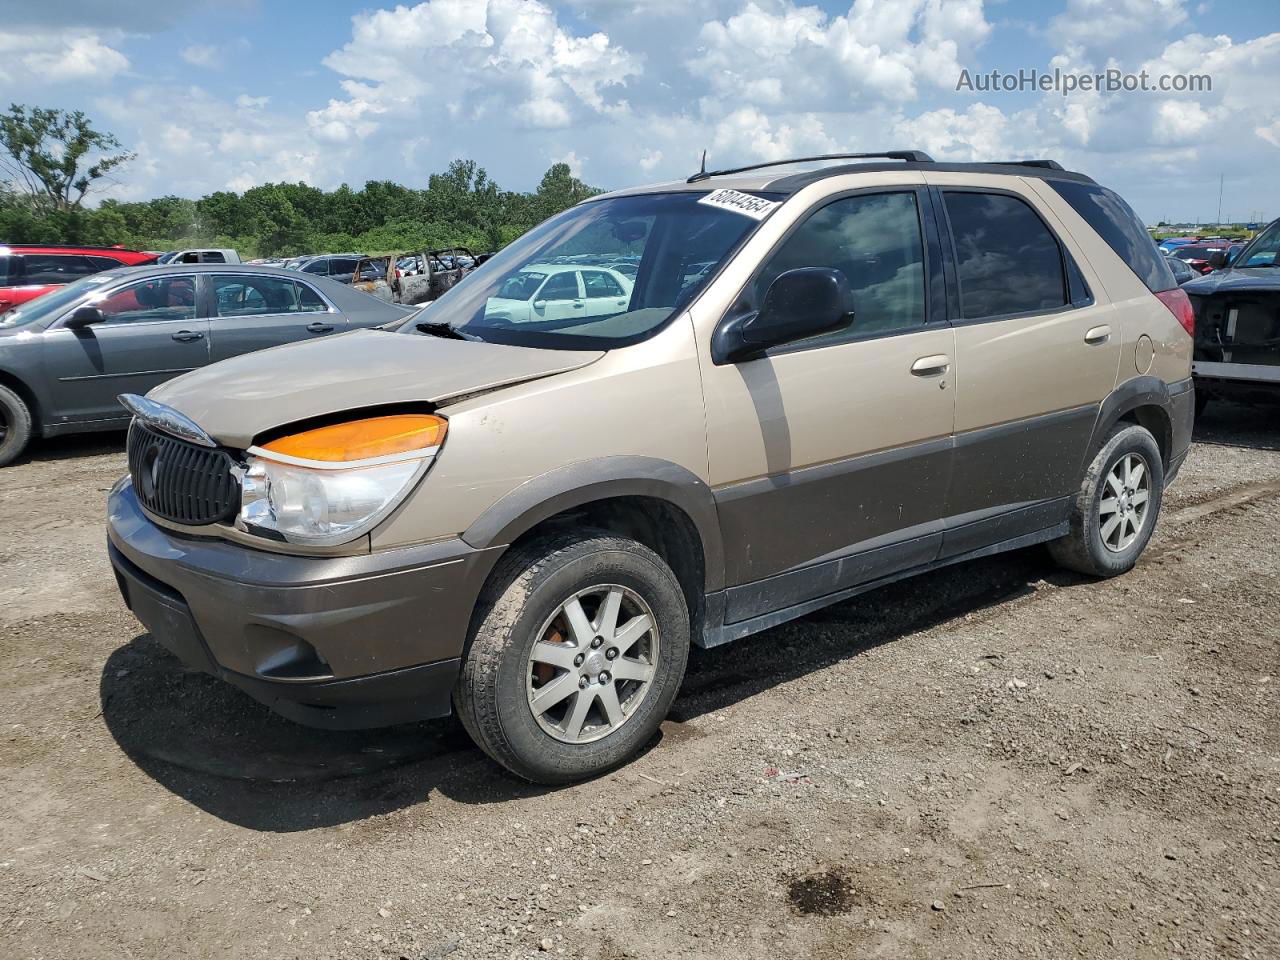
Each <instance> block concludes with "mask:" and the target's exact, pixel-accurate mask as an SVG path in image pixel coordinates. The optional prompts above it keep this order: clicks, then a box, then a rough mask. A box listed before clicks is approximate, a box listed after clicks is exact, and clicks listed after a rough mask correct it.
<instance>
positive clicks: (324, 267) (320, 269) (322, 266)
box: [302, 260, 329, 276]
mask: <svg viewBox="0 0 1280 960" xmlns="http://www.w3.org/2000/svg"><path fill="white" fill-rule="evenodd" d="M302 272H303V273H318V274H320V276H324V275H325V274H327V273H328V272H329V261H328V260H312V261H311V262H310V263H308V264H307V265H306V266H305V267H303V268H302Z"/></svg>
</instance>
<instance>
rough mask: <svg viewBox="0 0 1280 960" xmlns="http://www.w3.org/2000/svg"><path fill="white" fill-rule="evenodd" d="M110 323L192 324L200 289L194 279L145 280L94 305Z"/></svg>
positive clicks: (95, 302)
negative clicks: (171, 322)
mask: <svg viewBox="0 0 1280 960" xmlns="http://www.w3.org/2000/svg"><path fill="white" fill-rule="evenodd" d="M91 302H92V303H93V304H94V306H96V307H97V308H98V309H99V310H101V311H102V315H103V316H104V317H105V318H106V321H107V322H108V323H139V322H142V321H150V320H192V319H194V318H195V315H196V286H195V280H194V279H193V278H191V277H170V278H165V279H163V280H142V281H139V282H138V283H131V284H129V285H128V286H127V287H121V288H120V289H119V290H115V291H113V292H111V293H109V294H107V295H106V296H105V297H103V298H102V299H101V300H97V301H91Z"/></svg>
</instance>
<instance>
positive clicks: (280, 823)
mask: <svg viewBox="0 0 1280 960" xmlns="http://www.w3.org/2000/svg"><path fill="white" fill-rule="evenodd" d="M123 471H124V456H123V454H122V452H121V450H120V438H119V437H118V436H111V437H99V438H89V439H83V438H81V439H69V440H64V441H59V442H48V443H44V444H42V445H39V446H37V447H36V449H35V450H34V452H33V454H32V456H31V457H30V458H29V460H28V461H27V462H24V463H21V464H19V465H17V466H14V467H10V468H8V469H5V470H4V471H2V472H0V525H2V527H3V529H4V531H5V537H4V540H3V543H0V683H2V684H3V689H2V690H0V731H2V733H3V736H2V738H0V804H2V808H3V811H4V815H3V816H2V817H0V956H3V957H6V958H8V957H13V958H19V957H32V958H35V957H48V958H79V957H95V958H98V957H102V958H108V957H109V958H120V957H131V958H139V960H142V958H169V957H172V956H175V955H186V956H214V955H216V956H219V957H273V958H275V957H299V958H339V957H340V958H364V957H392V958H395V957H405V958H411V960H427V958H432V960H437V958H444V957H450V958H456V960H464V958H490V957H501V958H505V957H527V956H542V955H547V954H550V955H553V956H555V955H563V956H567V957H584V958H591V960H605V958H608V960H619V958H636V960H640V958H670V957H706V958H741V957H745V956H752V957H755V956H761V957H804V958H835V957H857V958H872V957H885V958H892V960H899V958H913V957H946V958H949V960H952V958H955V960H961V958H975V960H976V958H983V960H988V958H1004V957H1068V956H1071V957H1075V956H1083V957H1124V958H1157V957H1159V958H1166V957H1171V956H1186V957H1210V956H1213V957H1242V958H1243V957H1256V958H1271V957H1276V956H1280V896H1278V895H1277V890H1278V888H1280V868H1278V867H1277V860H1278V858H1280V725H1278V724H1277V719H1278V717H1280V710H1278V709H1277V690H1278V688H1280V623H1278V614H1280V557H1278V555H1277V551H1276V546H1275V545H1276V540H1277V537H1280V425H1277V421H1276V417H1275V414H1274V412H1273V411H1266V410H1251V409H1248V408H1242V407H1234V406H1227V405H1215V406H1212V407H1210V410H1209V413H1208V415H1207V416H1206V417H1205V419H1204V420H1203V421H1202V423H1201V424H1200V425H1199V429H1198V438H1197V444H1196V446H1195V448H1194V450H1193V452H1192V455H1191V457H1190V459H1189V462H1188V464H1187V466H1186V467H1185V469H1184V470H1183V473H1182V476H1181V478H1180V479H1179V482H1178V483H1177V485H1176V486H1175V487H1174V488H1173V489H1172V490H1171V491H1170V493H1169V496H1168V498H1167V500H1166V504H1165V514H1164V516H1163V517H1162V520H1161V525H1160V528H1159V530H1158V532H1157V536H1156V539H1155V541H1153V544H1152V546H1151V548H1150V549H1149V551H1148V552H1147V554H1146V556H1145V558H1144V560H1143V562H1142V563H1141V564H1140V565H1139V566H1138V568H1137V569H1136V570H1135V571H1133V572H1132V573H1130V574H1129V575H1127V576H1125V577H1122V578H1120V579H1117V580H1113V581H1108V582H1091V581H1086V580H1083V579H1081V578H1078V577H1074V576H1069V575H1066V574H1063V573H1061V572H1059V571H1057V570H1055V569H1054V568H1053V567H1052V566H1051V565H1050V564H1049V562H1048V561H1047V559H1046V556H1045V554H1044V552H1043V551H1042V550H1028V551H1022V552H1019V553H1015V554H1011V555H1007V556H1004V557H999V558H994V559H990V560H984V561H978V562H974V563H971V564H968V565H965V566H960V567H955V568H951V569H949V570H944V571H940V572H938V573H934V574H931V575H928V576H925V577H921V578H917V579H915V580H912V581H908V582H904V583H900V584H896V585H894V586H892V587H889V588H886V589H884V590H881V591H879V592H878V593H874V594H870V595H867V596H863V597H861V598H858V599H857V600H856V601H852V602H849V603H844V604H840V605H838V606H836V607H832V608H829V609H827V610H825V611H822V612H821V613H819V614H816V615H814V616H810V617H808V618H805V619H804V620H801V621H797V622H795V623H792V624H788V625H785V626H783V627H780V628H778V629H774V630H771V631H769V632H767V633H765V634H762V635H759V636H757V637H754V638H751V639H749V640H746V641H743V642H740V643H738V644H735V645H731V646H729V647H727V648H720V649H718V650H715V651H695V656H694V658H693V660H692V662H691V666H690V674H689V677H688V679H687V681H686V683H685V687H684V690H683V692H682V694H681V696H680V698H679V699H678V700H677V701H676V706H675V708H674V711H673V713H672V716H671V718H670V719H669V720H668V721H667V722H666V723H665V724H664V726H663V731H662V735H661V736H660V737H659V738H658V740H657V742H655V744H654V745H653V747H652V749H650V750H649V751H648V752H647V753H646V754H645V755H644V756H642V757H641V758H640V759H638V760H637V761H636V762H634V763H632V764H631V765H629V766H627V767H626V768H624V769H622V770H619V771H617V772H616V773H614V774H611V775H609V776H606V777H602V778H600V779H598V780H596V781H593V782H591V783H587V784H582V785H578V786H575V787H569V788H562V789H555V790H547V789H542V788H537V787H532V786H529V785H526V784H522V783H518V782H516V781H514V780H513V779H511V778H510V777H508V776H506V775H504V774H503V773H502V772H501V771H499V770H498V769H496V768H495V767H494V766H493V765H492V764H490V763H489V762H488V761H487V760H486V759H485V758H484V757H483V756H481V754H480V753H479V752H478V751H477V750H476V749H475V748H473V747H472V746H470V744H469V743H468V741H467V740H466V738H465V737H464V736H463V735H462V734H461V733H460V732H459V731H458V729H457V728H456V726H455V725H454V724H453V723H452V722H441V723H433V724H423V725H416V726H408V727H399V728H395V729H392V730H384V731H372V732H363V733H347V734H335V733H322V732H317V731H312V730H307V729H304V728H301V727H297V726H294V725H292V724H290V723H288V722H287V721H284V720H281V719H279V718H276V717H273V716H272V715H270V714H268V713H267V712H266V711H265V710H264V709H263V708H261V707H259V706H258V705H257V704H255V703H253V702H252V701H250V700H248V699H247V698H245V697H244V696H243V695H241V694H239V693H237V692H236V691H234V690H233V689H231V688H230V687H226V686H223V685H220V684H218V683H217V682H215V681H213V680H210V679H209V678H207V677H204V676H201V675H199V674H192V673H188V672H185V671H184V670H183V669H182V667H181V666H180V665H179V664H178V663H177V661H175V660H174V659H172V658H171V657H169V656H168V655H167V654H165V653H164V652H163V651H162V650H161V649H160V648H159V647H158V646H157V645H156V644H155V643H154V642H153V641H152V640H151V639H150V638H149V637H147V636H146V635H145V634H144V633H143V632H142V630H141V629H140V627H139V625H138V624H137V622H136V621H134V620H133V618H132V617H131V616H130V615H129V614H128V612H127V611H126V610H125V609H124V607H123V605H122V604H121V603H120V601H119V599H118V597H117V595H116V590H115V584H114V582H113V579H112V577H111V574H110V571H109V567H108V565H107V563H106V559H105V552H104V549H103V536H104V534H103V525H102V514H103V497H104V493H105V491H106V490H107V488H108V487H109V486H110V484H111V483H112V482H113V481H114V480H115V478H116V477H117V476H118V475H119V474H120V473H122V472H123Z"/></svg>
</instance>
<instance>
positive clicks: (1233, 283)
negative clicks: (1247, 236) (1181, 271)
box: [1182, 267, 1280, 297]
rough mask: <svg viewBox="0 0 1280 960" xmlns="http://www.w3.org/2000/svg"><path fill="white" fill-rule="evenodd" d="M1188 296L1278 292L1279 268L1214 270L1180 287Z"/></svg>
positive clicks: (1279, 285) (1279, 286) (1279, 288)
mask: <svg viewBox="0 0 1280 960" xmlns="http://www.w3.org/2000/svg"><path fill="white" fill-rule="evenodd" d="M1182 289H1183V290H1185V291H1187V294H1188V295H1189V296H1194V297H1208V296H1212V295H1213V294H1215V293H1248V292H1250V291H1254V290H1280V267H1249V268H1248V269H1245V270H1232V269H1229V270H1215V271H1214V272H1213V273H1207V274H1205V275H1204V276H1203V277H1196V278H1195V279H1194V280H1188V281H1187V282H1186V283H1184V284H1183V285H1182Z"/></svg>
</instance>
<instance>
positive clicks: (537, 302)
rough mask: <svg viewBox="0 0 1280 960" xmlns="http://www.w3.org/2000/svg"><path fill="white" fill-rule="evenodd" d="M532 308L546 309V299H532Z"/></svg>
mask: <svg viewBox="0 0 1280 960" xmlns="http://www.w3.org/2000/svg"><path fill="white" fill-rule="evenodd" d="M533 309H535V310H545V309H547V301H545V300H535V301H533Z"/></svg>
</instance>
